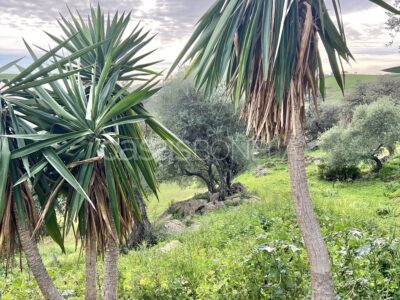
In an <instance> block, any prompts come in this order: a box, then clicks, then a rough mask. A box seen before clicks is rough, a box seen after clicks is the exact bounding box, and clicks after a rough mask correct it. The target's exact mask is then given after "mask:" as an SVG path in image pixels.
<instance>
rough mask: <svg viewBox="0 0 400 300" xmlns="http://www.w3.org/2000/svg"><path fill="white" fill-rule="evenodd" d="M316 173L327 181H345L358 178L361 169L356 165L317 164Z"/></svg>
mask: <svg viewBox="0 0 400 300" xmlns="http://www.w3.org/2000/svg"><path fill="white" fill-rule="evenodd" d="M318 175H319V177H320V178H322V179H325V180H328V181H337V180H339V181H345V180H354V179H357V178H360V176H361V171H360V169H359V168H358V167H357V166H351V165H350V166H342V165H339V166H335V165H333V166H328V165H326V164H320V165H319V166H318Z"/></svg>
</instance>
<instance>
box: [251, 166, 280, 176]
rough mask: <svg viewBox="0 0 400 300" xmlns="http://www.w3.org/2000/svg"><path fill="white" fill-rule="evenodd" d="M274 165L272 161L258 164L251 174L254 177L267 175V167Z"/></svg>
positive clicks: (270, 167)
mask: <svg viewBox="0 0 400 300" xmlns="http://www.w3.org/2000/svg"><path fill="white" fill-rule="evenodd" d="M274 167H276V165H275V164H273V163H266V164H262V165H258V166H257V167H256V169H255V170H254V172H253V175H254V176H255V177H263V176H267V175H268V169H272V168H274Z"/></svg>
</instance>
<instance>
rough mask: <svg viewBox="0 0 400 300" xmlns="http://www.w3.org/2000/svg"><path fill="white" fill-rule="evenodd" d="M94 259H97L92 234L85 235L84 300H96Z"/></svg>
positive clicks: (94, 238) (95, 245)
mask: <svg viewBox="0 0 400 300" xmlns="http://www.w3.org/2000/svg"><path fill="white" fill-rule="evenodd" d="M96 258H97V242H96V236H95V235H94V234H87V236H86V261H85V263H86V266H85V267H86V270H85V271H86V294H85V299H86V300H96V298H97V284H96V278H97V275H96V274H97V272H96Z"/></svg>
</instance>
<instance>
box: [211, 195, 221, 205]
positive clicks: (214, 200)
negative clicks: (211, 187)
mask: <svg viewBox="0 0 400 300" xmlns="http://www.w3.org/2000/svg"><path fill="white" fill-rule="evenodd" d="M219 195H220V194H219V193H214V194H211V196H210V202H213V203H214V202H217V201H219Z"/></svg>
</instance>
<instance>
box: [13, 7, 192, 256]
mask: <svg viewBox="0 0 400 300" xmlns="http://www.w3.org/2000/svg"><path fill="white" fill-rule="evenodd" d="M71 22H72V23H71ZM71 22H69V21H67V20H66V19H65V18H62V21H61V22H60V26H61V27H62V28H63V30H64V32H65V34H66V35H67V37H66V38H65V41H67V42H65V41H64V40H58V39H56V38H54V40H55V41H56V42H59V43H60V45H63V46H64V47H65V48H66V49H67V50H68V51H69V56H72V57H74V58H79V59H78V60H75V61H74V62H72V63H71V64H69V65H66V64H63V63H60V62H64V61H65V57H63V56H62V55H61V54H57V55H53V64H54V65H56V66H58V67H57V74H58V76H57V77H54V76H52V78H53V80H50V81H46V82H45V83H43V84H39V85H38V84H35V81H34V82H27V81H26V79H23V78H22V77H21V76H19V77H20V78H19V79H18V80H17V81H16V82H15V83H13V84H12V85H10V86H11V87H12V89H13V90H11V92H10V90H9V92H10V95H9V96H8V98H7V101H8V103H9V104H10V105H12V107H13V109H14V110H15V111H16V112H18V116H19V118H20V119H21V120H23V121H24V122H25V124H33V125H34V129H32V128H30V130H31V131H30V132H23V133H22V132H21V134H13V135H7V137H9V138H12V139H14V140H16V141H24V143H25V144H24V145H21V146H20V147H17V148H16V149H13V151H11V158H12V159H20V158H26V157H27V156H35V158H36V160H35V163H34V164H32V165H31V166H30V172H26V174H22V176H21V177H20V178H19V180H18V181H17V182H16V184H17V186H19V185H23V184H25V181H26V180H28V179H29V178H32V179H33V185H34V187H37V186H38V184H40V188H41V189H43V188H46V189H47V188H49V189H50V190H51V193H50V194H47V197H48V198H47V199H46V201H45V202H46V203H45V206H44V209H43V211H42V216H41V218H40V222H39V223H38V224H37V226H36V227H37V228H36V229H39V228H40V225H41V222H42V221H43V220H45V218H46V215H47V213H48V208H51V207H53V206H54V205H55V203H56V202H57V201H58V199H60V196H65V198H66V209H65V216H64V219H65V222H64V226H63V227H64V236H65V235H66V234H67V233H68V232H69V230H70V229H71V228H74V225H75V224H77V225H78V230H77V231H75V233H76V236H77V238H81V239H82V241H83V242H84V241H85V240H86V239H85V237H86V236H87V235H95V236H96V240H97V243H98V244H97V246H98V250H99V251H104V250H105V248H104V247H105V244H106V242H105V241H106V240H107V239H109V238H110V236H112V238H119V239H120V241H121V242H123V241H125V240H126V238H127V237H128V235H129V233H130V231H131V230H132V228H133V221H134V219H136V220H140V219H141V217H140V210H139V207H138V204H137V202H136V197H135V194H134V193H133V187H136V188H137V189H138V191H140V192H141V193H142V194H145V188H146V186H148V187H149V188H150V189H151V190H152V191H153V193H155V194H157V189H158V183H157V180H156V176H155V167H156V164H155V162H154V159H153V157H152V155H151V153H150V150H149V148H148V146H147V143H146V140H145V138H144V136H143V134H142V133H141V127H140V126H139V124H138V123H140V122H147V123H148V124H149V126H150V127H151V128H152V129H153V130H154V132H155V133H156V134H158V135H159V136H160V137H161V138H162V139H163V140H165V141H166V143H167V144H168V145H169V146H170V147H171V148H172V150H174V151H175V152H176V153H177V154H178V155H182V153H181V150H184V151H187V152H190V153H192V152H191V150H190V149H189V148H187V147H186V146H185V145H184V143H182V142H181V141H180V140H179V139H178V138H176V137H175V136H174V135H173V134H172V133H170V132H169V131H168V130H167V129H166V128H164V127H163V126H162V125H161V124H159V123H158V122H157V121H155V120H154V119H153V118H152V117H151V115H150V114H149V113H148V112H147V111H146V110H145V109H144V108H143V101H145V100H146V99H148V98H149V97H151V96H152V95H153V94H155V93H156V92H157V91H158V90H159V88H158V87H157V85H158V74H157V72H154V71H151V70H148V69H147V66H151V65H152V63H146V62H144V61H143V60H144V59H145V58H146V57H147V55H146V54H141V52H140V50H142V48H143V47H144V46H146V45H147V44H148V42H149V39H147V38H146V36H147V34H142V33H141V30H138V29H137V28H136V29H134V31H133V32H132V33H131V34H128V35H127V36H125V35H124V32H125V30H126V28H127V26H128V22H129V16H127V17H125V16H122V17H120V18H119V17H118V13H117V14H116V15H115V16H114V17H113V18H112V19H111V18H110V19H109V21H106V18H105V16H104V14H103V13H102V11H101V9H100V8H98V9H97V10H92V13H91V16H90V17H89V18H88V22H87V23H85V22H84V21H82V19H81V18H80V17H79V16H78V17H74V16H72V21H71ZM28 49H29V50H30V53H31V55H32V58H33V60H34V61H35V62H36V63H37V62H39V61H41V60H43V59H41V58H37V57H36V56H35V54H34V53H33V51H32V50H31V49H30V47H29V46H28ZM85 49H89V51H84V50H85ZM77 53H78V54H79V55H78V54H77ZM45 55H47V54H45ZM144 65H146V69H144V67H143V66H144ZM52 68H53V65H49V66H47V67H45V69H52ZM39 72H42V73H43V71H39ZM138 74H139V75H138ZM147 75H151V77H149V76H147ZM44 78H45V79H46V78H47V77H44ZM137 81H139V82H140V85H137ZM15 91H18V93H15ZM20 91H21V92H20ZM192 154H193V153H192ZM182 156H183V155H182ZM29 173H30V174H29ZM43 181H44V182H43ZM114 225H115V228H116V230H117V234H118V237H115V236H114V234H113V232H112V231H113V230H112V227H113V226H114Z"/></svg>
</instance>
